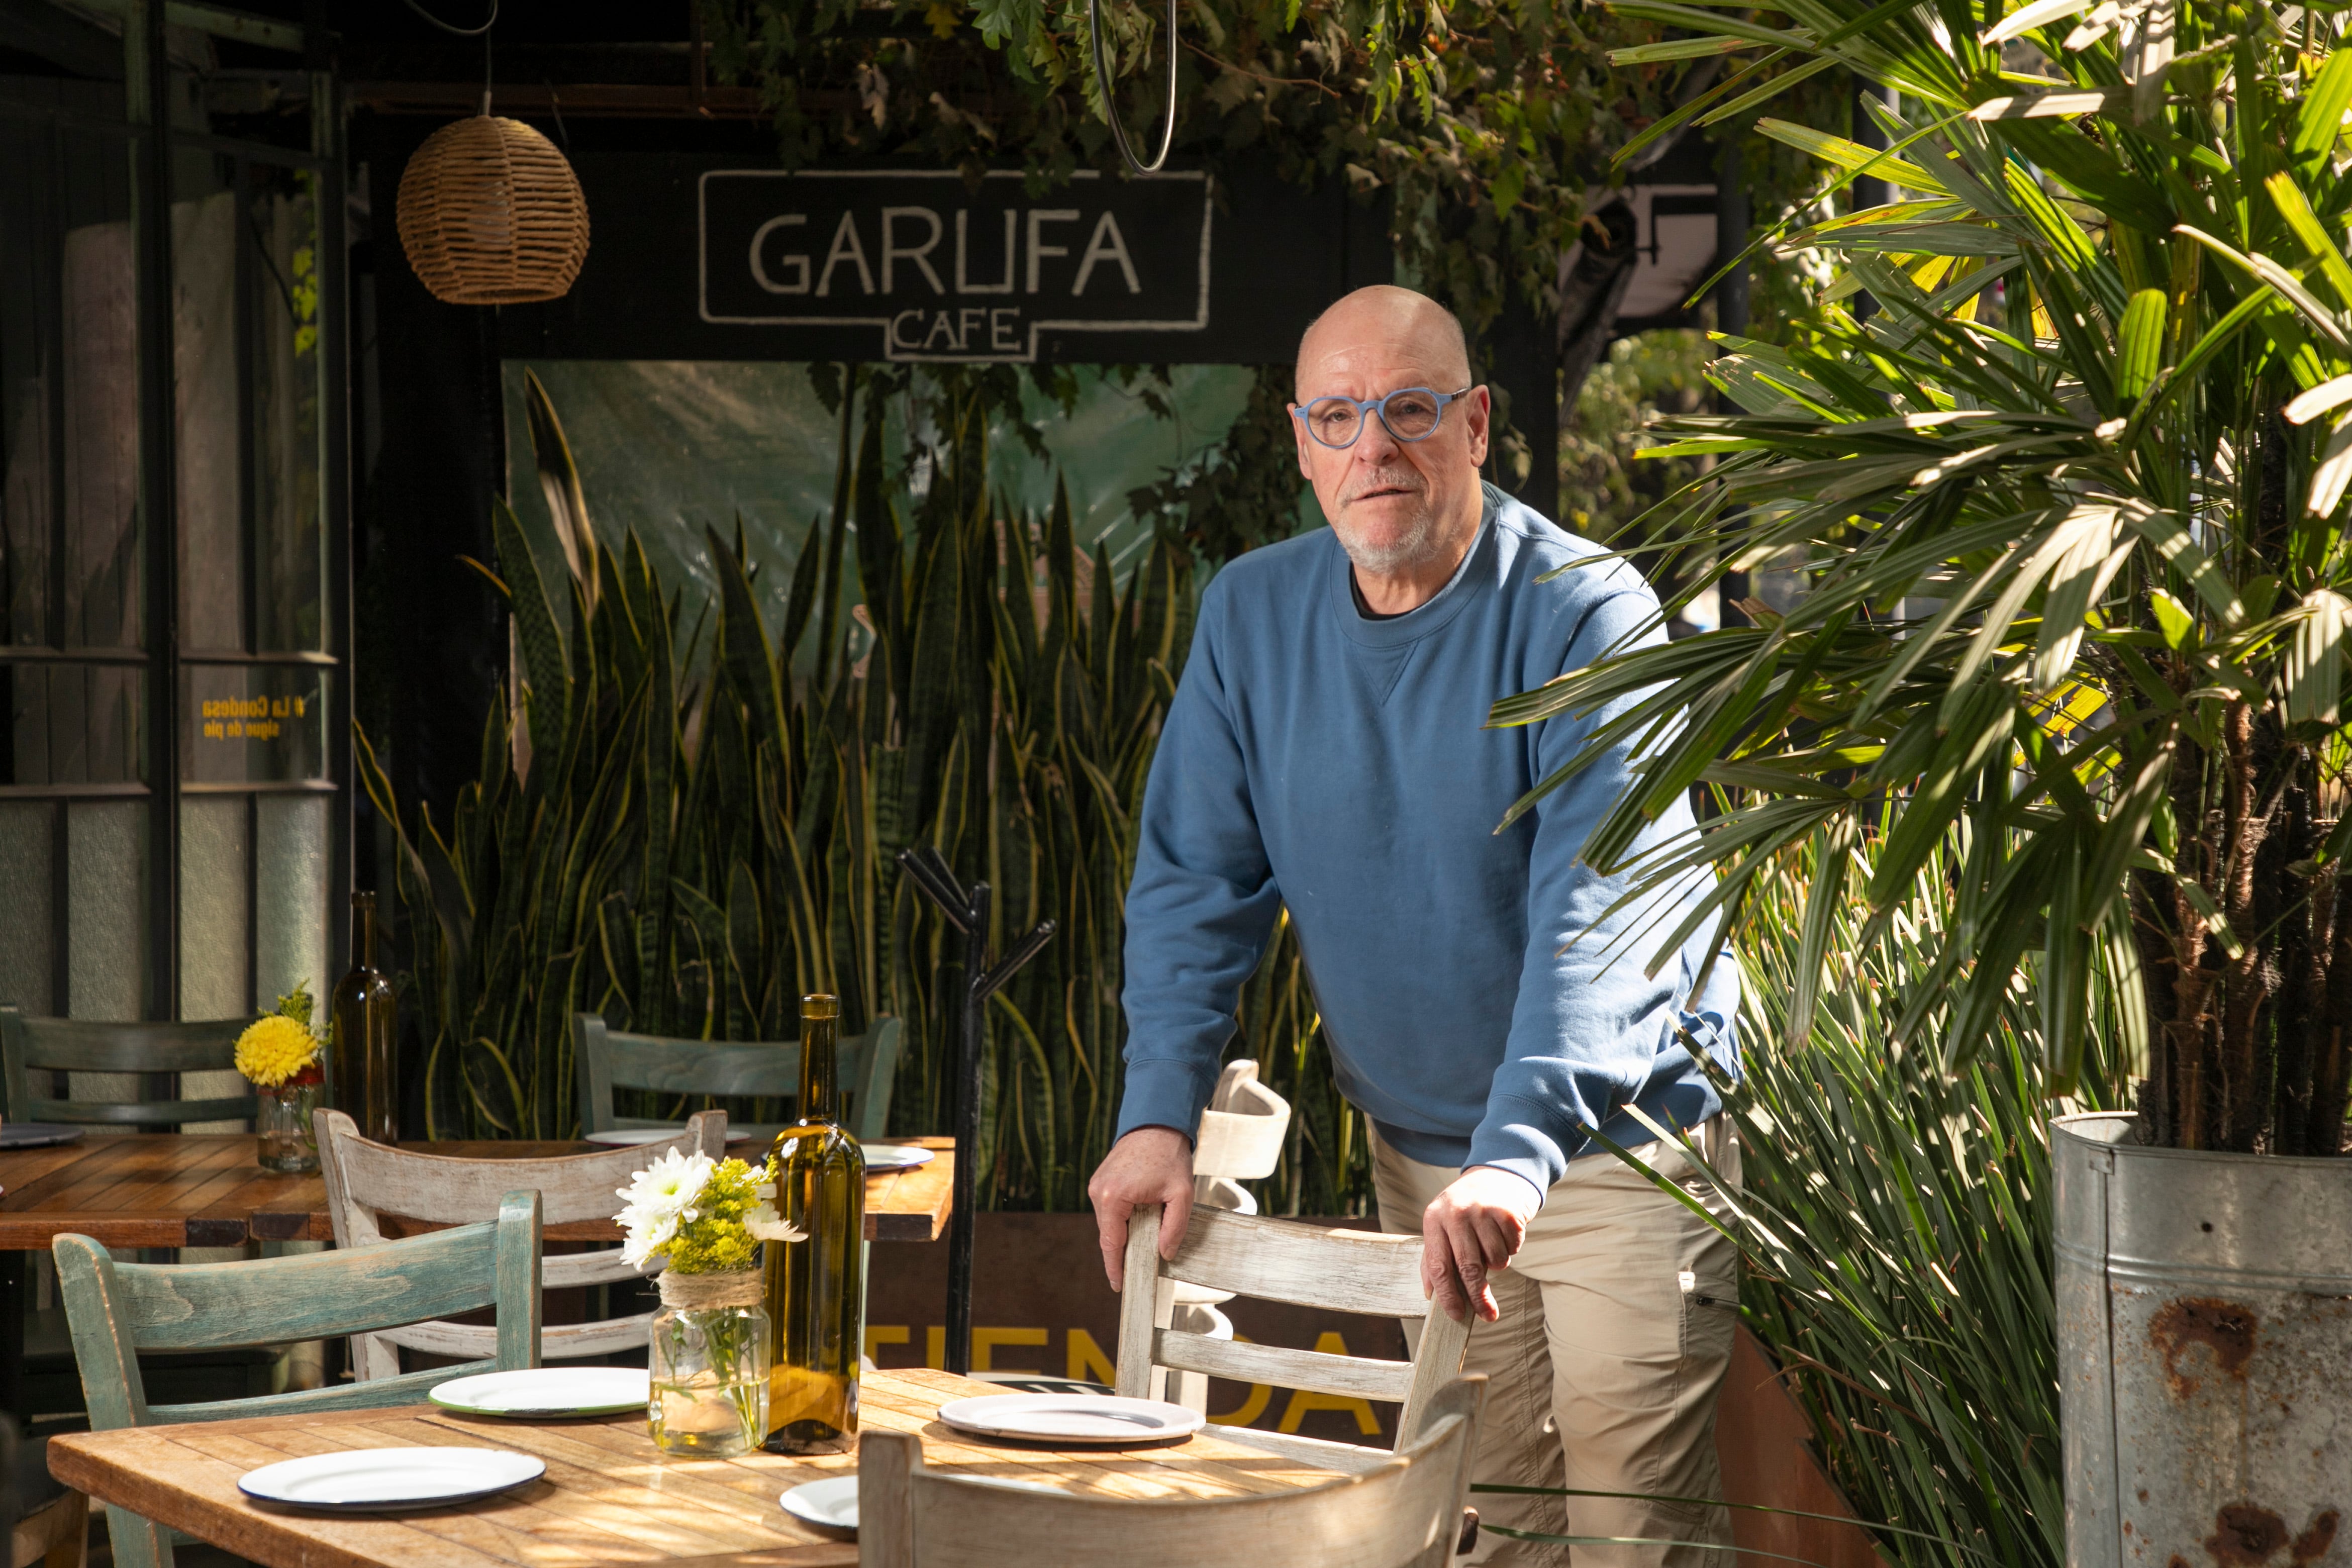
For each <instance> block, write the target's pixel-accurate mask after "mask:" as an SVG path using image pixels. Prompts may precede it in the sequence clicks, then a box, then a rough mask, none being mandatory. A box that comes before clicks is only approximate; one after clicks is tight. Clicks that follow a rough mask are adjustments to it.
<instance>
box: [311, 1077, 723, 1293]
mask: <svg viewBox="0 0 2352 1568" xmlns="http://www.w3.org/2000/svg"><path fill="white" fill-rule="evenodd" d="M313 1120H314V1121H315V1124H316V1125H317V1127H318V1131H319V1173H320V1176H322V1177H323V1178H324V1179H325V1182H326V1187H327V1215H328V1217H329V1218H330V1219H331V1221H332V1222H333V1224H334V1227H335V1245H336V1246H337V1247H345V1248H349V1247H375V1246H378V1245H380V1244H382V1243H383V1241H384V1233H383V1216H384V1215H399V1216H401V1217H402V1218H404V1219H417V1220H424V1221H426V1222H427V1223H430V1224H434V1225H467V1224H471V1223H474V1222H477V1221H479V1220H484V1219H490V1218H495V1217H496V1216H497V1215H498V1213H499V1205H500V1203H501V1202H503V1201H504V1195H505V1194H507V1193H508V1192H509V1191H511V1190H513V1189H514V1188H517V1187H532V1188H536V1189H537V1190H538V1192H539V1201H540V1221H541V1224H542V1225H576V1224H579V1223H581V1222H583V1221H587V1220H608V1219H611V1218H612V1217H613V1215H614V1214H615V1213H616V1212H617V1211H618V1210H619V1208H620V1205H621V1200H620V1197H619V1195H618V1194H619V1190H620V1189H621V1188H623V1187H625V1186H627V1185H628V1184H629V1178H630V1177H631V1176H633V1175H635V1174H636V1173H637V1172H639V1171H641V1170H643V1169H645V1167H646V1165H647V1164H649V1163H652V1162H653V1161H654V1160H655V1159H656V1158H657V1157H659V1156H660V1155H661V1154H662V1153H664V1152H667V1151H668V1150H672V1149H676V1150H680V1151H682V1152H688V1153H695V1152H700V1153H704V1154H708V1155H709V1156H710V1157H711V1158H712V1159H714V1160H717V1159H721V1158H724V1157H725V1154H726V1152H727V1113H726V1112H725V1111H723V1110H706V1111H701V1112H699V1113H698V1114H697V1115H696V1116H695V1117H694V1118H693V1119H692V1120H691V1121H688V1123H687V1124H686V1126H685V1127H684V1128H682V1129H680V1130H679V1131H678V1134H677V1137H676V1138H672V1139H666V1140H664V1141H663V1142H658V1143H646V1144H639V1145H635V1146H633V1147H630V1148H625V1149H600V1150H598V1151H597V1152H594V1153H593V1154H566V1155H562V1156H561V1157H559V1158H556V1159H552V1160H461V1159H457V1158H453V1157H452V1156H450V1155H446V1154H420V1153H418V1152H415V1150H413V1149H394V1148H392V1147H390V1146H389V1145H386V1144H383V1143H374V1142H369V1141H368V1140H367V1139H365V1138H362V1137H361V1136H360V1130H359V1127H358V1124H357V1123H355V1122H353V1121H352V1119H351V1118H350V1117H348V1116H346V1115H344V1114H343V1113H342V1112H341V1111H340V1110H321V1111H320V1112H319V1113H318V1115H317V1116H316V1117H315V1118H314V1119H313ZM645 1272H646V1270H643V1269H637V1268H630V1267H628V1266H627V1265H626V1264H625V1263H623V1262H622V1261H621V1255H620V1253H619V1251H617V1250H612V1251H604V1252H579V1253H569V1254H563V1255H560V1256H558V1257H554V1258H546V1259H544V1260H543V1261H542V1262H541V1287H542V1288H543V1289H549V1290H560V1289H566V1288H568V1287H571V1286H574V1285H605V1284H610V1283H611V1282H612V1281H614V1280H615V1279H637V1278H639V1277H640V1276H641V1275H643V1274H644V1273H645Z"/></svg>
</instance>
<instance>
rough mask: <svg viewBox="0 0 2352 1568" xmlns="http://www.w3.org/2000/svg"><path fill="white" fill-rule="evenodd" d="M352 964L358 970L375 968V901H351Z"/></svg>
mask: <svg viewBox="0 0 2352 1568" xmlns="http://www.w3.org/2000/svg"><path fill="white" fill-rule="evenodd" d="M352 966H353V967H355V968H359V969H373V968H374V967H375V900H373V899H353V900H352Z"/></svg>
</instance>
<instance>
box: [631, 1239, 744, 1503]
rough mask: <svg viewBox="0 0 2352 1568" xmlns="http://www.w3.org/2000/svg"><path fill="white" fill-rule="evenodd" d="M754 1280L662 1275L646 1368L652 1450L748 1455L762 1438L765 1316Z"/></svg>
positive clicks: (701, 1455) (734, 1276)
mask: <svg viewBox="0 0 2352 1568" xmlns="http://www.w3.org/2000/svg"><path fill="white" fill-rule="evenodd" d="M762 1293H763V1292H762V1289H761V1277H760V1273H759V1271H758V1270H757V1269H744V1270H741V1271H740V1272H737V1273H731V1274H675V1273H665V1274H663V1275H662V1276H661V1300H662V1304H661V1310H659V1311H657V1312H656V1313H655V1314H654V1316H653V1321H652V1323H651V1325H650V1328H649V1333H650V1343H649V1345H648V1347H647V1348H648V1352H649V1353H648V1355H647V1358H646V1368H647V1370H648V1371H649V1372H650V1373H651V1374H652V1380H653V1391H652V1405H651V1407H650V1408H649V1409H648V1410H647V1411H646V1420H647V1423H648V1425H649V1426H650V1428H651V1430H652V1433H653V1439H654V1446H655V1447H657V1448H659V1449H660V1450H661V1451H662V1452H663V1453H666V1454H679V1455H687V1456H690V1457H692V1458H702V1459H725V1458H733V1457H734V1456H735V1455H737V1454H743V1453H749V1452H750V1451H751V1449H752V1448H754V1447H758V1446H759V1444H760V1442H761V1439H762V1438H764V1437H766V1436H767V1435H768V1314H767V1312H766V1311H765V1310H763V1309H762V1308H761V1304H760V1303H761V1296H762Z"/></svg>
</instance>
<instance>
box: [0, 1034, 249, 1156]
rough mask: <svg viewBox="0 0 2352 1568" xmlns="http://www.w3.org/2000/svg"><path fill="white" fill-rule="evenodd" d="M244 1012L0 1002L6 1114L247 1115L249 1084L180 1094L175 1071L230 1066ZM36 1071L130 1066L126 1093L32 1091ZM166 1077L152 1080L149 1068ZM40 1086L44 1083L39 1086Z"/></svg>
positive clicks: (152, 1119) (131, 1119)
mask: <svg viewBox="0 0 2352 1568" xmlns="http://www.w3.org/2000/svg"><path fill="white" fill-rule="evenodd" d="M251 1022H253V1020H252V1019H250V1018H224V1019H220V1020H218V1021H215V1022H211V1023H202V1024H106V1023H97V1022H93V1021H91V1020H89V1019H87V1018H27V1017H26V1016H24V1015H23V1014H22V1013H20V1012H18V1011H17V1010H16V1008H14V1007H0V1072H5V1092H6V1094H7V1100H6V1101H5V1105H0V1113H4V1114H5V1115H6V1116H7V1118H8V1120H9V1121H76V1122H85V1123H90V1124H95V1125H101V1126H106V1127H110V1128H112V1129H115V1130H117V1131H125V1132H144V1131H166V1130H170V1129H174V1128H179V1127H184V1126H186V1125H187V1124H189V1123H190V1122H194V1121H252V1120H253V1116H254V1109H255V1105H254V1098H253V1094H252V1092H251V1091H250V1090H247V1091H245V1092H242V1093H239V1094H235V1095H227V1096H222V1097H220V1098H217V1099H211V1100H182V1099H180V1098H179V1085H178V1083H177V1081H176V1079H177V1077H178V1075H179V1074H181V1073H191V1072H223V1071H231V1070H234V1069H235V1068H236V1037H237V1036H238V1035H240V1034H242V1033H244V1032H245V1026H247V1024H250V1023H251ZM36 1072H41V1073H52V1072H108V1073H137V1074H139V1075H141V1076H142V1086H141V1090H140V1098H139V1099H137V1100H128V1101H117V1100H58V1099H55V1098H52V1097H50V1096H48V1095H37V1094H35V1093H34V1092H33V1074H35V1073H36ZM159 1074H170V1075H172V1078H173V1081H172V1082H170V1083H168V1084H166V1085H164V1086H162V1087H158V1086H157V1085H156V1084H155V1083H154V1082H153V1081H152V1080H153V1078H154V1076H155V1075H159ZM43 1087H44V1088H47V1085H44V1086H43Z"/></svg>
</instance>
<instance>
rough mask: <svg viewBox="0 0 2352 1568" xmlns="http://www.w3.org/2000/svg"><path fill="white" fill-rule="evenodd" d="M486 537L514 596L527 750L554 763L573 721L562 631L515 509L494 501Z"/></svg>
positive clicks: (511, 605) (494, 497)
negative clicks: (495, 547)
mask: <svg viewBox="0 0 2352 1568" xmlns="http://www.w3.org/2000/svg"><path fill="white" fill-rule="evenodd" d="M490 532H491V538H492V539H493V541H494V542H496V544H497V545H498V552H499V574H501V575H502V576H503V577H504V578H505V579H506V582H507V584H508V585H509V588H510V589H511V590H512V592H511V595H510V596H509V600H508V604H509V607H510V608H511V609H512V610H513V612H514V626H515V640H516V641H517V642H518V643H519V644H520V646H521V648H522V663H523V672H524V677H525V679H526V680H527V681H528V682H529V686H528V687H527V689H526V691H525V712H526V713H527V715H528V716H529V720H530V743H531V749H532V751H533V752H535V753H537V754H538V755H541V756H544V757H546V758H548V759H549V760H550V761H551V762H552V761H553V760H554V759H556V758H558V757H560V756H561V755H562V752H563V743H564V740H565V738H566V736H567V734H568V733H569V730H570V721H571V715H570V706H571V700H572V679H571V676H570V673H569V671H568V665H569V663H570V656H569V654H568V652H567V650H566V649H565V647H564V646H563V631H562V627H561V626H559V625H558V624H557V622H556V619H555V607H554V605H552V604H551V603H550V602H549V600H548V597H547V589H546V585H545V584H544V583H543V582H542V581H541V577H540V574H539V563H538V562H537V561H536V560H535V559H533V557H532V555H531V552H530V542H528V541H526V540H525V539H524V538H523V534H522V525H521V524H520V522H518V521H516V519H515V514H514V509H513V508H511V507H509V506H508V505H507V503H506V502H505V500H502V499H500V498H499V497H496V496H493V497H492V498H491V500H490Z"/></svg>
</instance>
